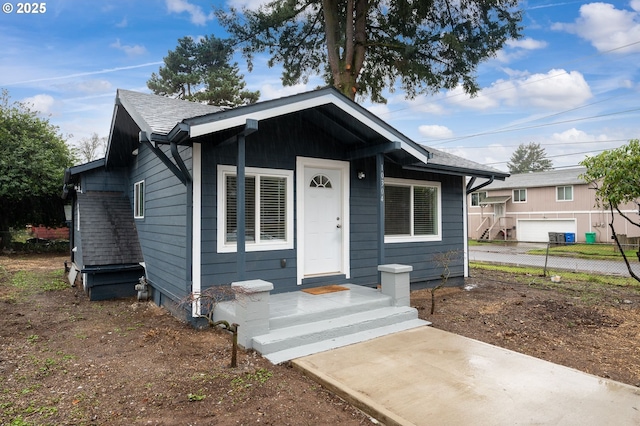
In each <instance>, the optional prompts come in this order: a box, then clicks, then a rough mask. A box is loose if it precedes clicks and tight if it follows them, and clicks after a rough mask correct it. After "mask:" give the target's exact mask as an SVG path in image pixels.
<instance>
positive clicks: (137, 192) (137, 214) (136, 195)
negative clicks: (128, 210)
mask: <svg viewBox="0 0 640 426" xmlns="http://www.w3.org/2000/svg"><path fill="white" fill-rule="evenodd" d="M133 217H134V218H136V219H142V218H144V181H143V180H141V181H140V182H136V183H135V184H134V185H133Z"/></svg>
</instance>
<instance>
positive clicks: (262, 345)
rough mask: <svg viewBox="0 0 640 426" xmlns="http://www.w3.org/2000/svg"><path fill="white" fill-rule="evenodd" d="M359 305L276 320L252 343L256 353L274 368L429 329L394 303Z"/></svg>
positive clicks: (414, 312) (412, 310)
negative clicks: (412, 331) (301, 359)
mask: <svg viewBox="0 0 640 426" xmlns="http://www.w3.org/2000/svg"><path fill="white" fill-rule="evenodd" d="M386 302H387V303H386V306H385V304H384V303H383V301H375V302H368V303H363V304H356V305H354V306H351V307H349V308H347V309H345V310H343V311H337V310H333V311H332V310H328V311H325V312H321V313H313V314H300V315H294V316H292V317H289V318H282V319H280V320H278V319H274V320H275V321H274V325H272V326H271V327H270V330H269V333H268V334H263V335H260V336H255V337H253V339H252V346H253V349H255V350H256V351H258V352H260V353H261V354H262V355H263V356H264V357H265V358H267V359H268V360H269V361H271V362H273V363H274V364H279V363H281V362H285V361H289V360H291V359H294V358H299V357H301V356H306V355H311V354H314V353H318V352H323V351H326V350H329V349H334V348H338V347H342V346H346V345H350V344H353V343H358V342H363V341H365V340H370V339H373V338H376V337H380V336H385V335H387V334H391V333H395V332H398V331H403V330H408V329H411V328H415V327H420V326H424V325H429V324H430V323H429V322H427V321H423V320H420V319H418V311H417V310H416V309H415V308H411V307H408V306H391V300H390V299H389V298H386Z"/></svg>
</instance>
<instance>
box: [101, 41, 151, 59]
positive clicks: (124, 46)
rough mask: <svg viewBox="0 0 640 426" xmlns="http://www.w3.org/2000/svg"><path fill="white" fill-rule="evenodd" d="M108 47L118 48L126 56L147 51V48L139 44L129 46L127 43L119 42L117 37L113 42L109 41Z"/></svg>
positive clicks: (142, 53) (138, 54)
mask: <svg viewBox="0 0 640 426" xmlns="http://www.w3.org/2000/svg"><path fill="white" fill-rule="evenodd" d="M109 47H113V48H115V49H118V50H122V51H123V52H124V53H126V54H127V56H130V57H131V56H140V55H144V54H145V53H147V49H146V48H145V47H144V46H140V45H139V44H136V45H134V46H129V45H127V44H122V43H120V39H117V40H116V41H115V42H114V43H111V44H110V45H109Z"/></svg>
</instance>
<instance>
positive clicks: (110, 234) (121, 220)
mask: <svg viewBox="0 0 640 426" xmlns="http://www.w3.org/2000/svg"><path fill="white" fill-rule="evenodd" d="M77 196H78V210H79V213H80V214H79V220H80V229H82V241H81V244H82V259H83V262H84V267H85V268H86V267H92V266H94V267H95V266H113V265H131V264H138V263H140V262H142V261H143V257H142V250H141V249H140V243H139V242H138V233H137V230H136V225H135V222H134V220H133V212H132V211H131V205H130V203H129V199H128V198H127V197H125V196H124V194H123V193H120V192H87V193H80V192H78V193H77Z"/></svg>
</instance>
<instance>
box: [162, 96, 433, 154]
mask: <svg viewBox="0 0 640 426" xmlns="http://www.w3.org/2000/svg"><path fill="white" fill-rule="evenodd" d="M292 114H299V115H300V116H301V117H302V118H303V119H304V120H306V121H309V122H310V123H314V124H315V125H316V126H318V127H320V128H322V129H323V131H325V132H327V133H328V134H329V135H331V136H335V137H336V139H339V140H340V141H341V142H342V143H344V144H345V145H347V150H348V151H349V154H348V155H349V158H350V159H356V158H362V157H368V156H374V155H376V154H378V153H384V154H385V155H387V156H388V157H389V158H390V159H391V160H393V161H396V162H398V163H400V164H427V163H428V161H429V159H430V158H431V153H430V152H429V150H428V149H426V148H425V147H423V146H421V145H419V144H417V143H415V142H413V141H412V140H411V139H409V138H408V137H406V136H405V135H403V134H402V133H400V132H399V131H398V130H396V129H394V128H393V127H391V126H389V125H388V124H387V123H385V122H384V121H382V120H380V119H379V118H378V117H377V116H375V115H374V114H373V113H371V112H370V111H368V110H367V109H365V108H363V107H361V106H360V105H358V104H356V103H355V102H353V101H351V100H350V99H348V98H347V97H346V96H344V95H342V94H341V93H340V92H339V91H338V90H336V89H335V88H333V87H329V88H325V89H320V90H316V91H312V92H306V93H301V94H298V95H293V96H289V97H285V98H280V99H274V100H270V101H264V102H259V103H256V104H252V105H247V106H243V107H239V108H234V109H231V110H225V111H221V112H215V113H211V114H207V115H203V116H199V117H194V118H189V119H185V120H183V121H182V122H181V123H178V124H177V125H176V127H178V126H179V125H187V127H188V131H189V137H190V138H192V139H193V138H198V137H201V136H205V135H209V134H214V133H219V132H226V131H229V130H231V129H238V128H241V126H245V125H246V124H247V122H248V121H249V120H255V121H257V122H260V121H265V120H271V119H275V118H278V117H283V116H286V115H292ZM176 132H177V130H175V129H172V131H171V132H170V133H176Z"/></svg>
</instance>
